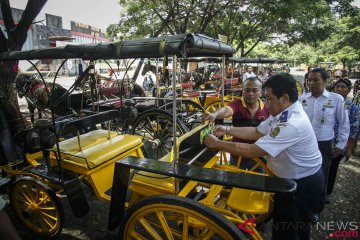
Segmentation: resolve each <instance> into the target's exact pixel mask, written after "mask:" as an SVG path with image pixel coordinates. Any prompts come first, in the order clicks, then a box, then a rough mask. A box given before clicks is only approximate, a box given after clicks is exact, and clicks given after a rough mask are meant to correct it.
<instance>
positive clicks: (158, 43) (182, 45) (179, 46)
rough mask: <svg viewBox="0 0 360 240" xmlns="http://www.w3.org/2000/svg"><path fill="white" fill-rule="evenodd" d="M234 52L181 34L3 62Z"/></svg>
mask: <svg viewBox="0 0 360 240" xmlns="http://www.w3.org/2000/svg"><path fill="white" fill-rule="evenodd" d="M233 53H234V49H233V48H232V47H231V46H229V45H226V44H223V43H221V42H219V41H218V40H217V39H214V38H211V37H208V36H204V35H199V34H180V35H173V36H162V37H155V38H147V39H137V40H125V41H122V42H112V43H98V44H84V45H66V46H64V47H56V48H44V49H34V50H28V51H11V52H5V53H1V54H0V60H9V61H11V60H34V59H61V58H82V59H89V60H96V59H119V58H121V59H124V58H142V57H146V58H158V57H163V56H164V55H176V56H178V57H196V56H204V55H206V56H223V55H225V56H228V57H229V56H231V55H232V54H233Z"/></svg>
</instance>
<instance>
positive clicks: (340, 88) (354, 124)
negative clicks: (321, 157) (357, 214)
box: [325, 78, 359, 203]
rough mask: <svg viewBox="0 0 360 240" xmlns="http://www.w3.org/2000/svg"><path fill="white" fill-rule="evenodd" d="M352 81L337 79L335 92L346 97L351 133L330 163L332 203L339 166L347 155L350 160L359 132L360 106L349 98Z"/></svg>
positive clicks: (329, 184) (336, 131)
mask: <svg viewBox="0 0 360 240" xmlns="http://www.w3.org/2000/svg"><path fill="white" fill-rule="evenodd" d="M351 85H352V84H351V81H350V80H349V79H348V78H340V79H339V80H337V81H336V83H335V87H334V92H335V93H337V94H340V95H341V96H342V97H343V98H344V99H345V111H346V112H347V113H348V116H349V122H350V135H349V138H348V140H347V144H346V148H345V150H344V151H343V152H342V153H340V154H339V155H338V156H336V157H333V159H332V160H331V164H330V171H329V181H328V186H327V196H326V198H325V203H330V195H331V193H332V191H333V189H334V184H335V180H336V174H337V171H338V167H339V164H340V161H341V159H343V157H345V161H347V160H349V159H350V157H351V154H352V152H353V149H354V143H355V141H356V140H357V133H358V131H359V108H358V107H357V106H356V105H355V104H354V103H352V102H351V101H350V100H349V99H347V96H348V94H349V93H350V90H351ZM334 131H335V139H334V143H335V144H336V143H337V142H338V141H337V139H338V137H337V136H338V135H339V122H338V121H336V122H335V128H334Z"/></svg>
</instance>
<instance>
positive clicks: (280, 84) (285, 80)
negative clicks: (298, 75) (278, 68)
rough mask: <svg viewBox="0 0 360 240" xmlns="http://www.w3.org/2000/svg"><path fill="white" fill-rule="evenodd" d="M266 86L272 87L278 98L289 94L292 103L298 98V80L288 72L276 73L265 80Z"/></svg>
mask: <svg viewBox="0 0 360 240" xmlns="http://www.w3.org/2000/svg"><path fill="white" fill-rule="evenodd" d="M264 88H271V90H272V94H273V95H274V96H276V97H277V98H280V97H282V96H283V95H284V94H287V95H288V96H289V99H290V101H291V102H292V103H294V102H296V101H297V100H298V90H297V87H296V80H295V79H294V78H293V77H292V76H291V75H290V74H288V73H281V74H276V75H274V76H272V77H270V78H269V79H268V80H267V81H266V82H265V84H264Z"/></svg>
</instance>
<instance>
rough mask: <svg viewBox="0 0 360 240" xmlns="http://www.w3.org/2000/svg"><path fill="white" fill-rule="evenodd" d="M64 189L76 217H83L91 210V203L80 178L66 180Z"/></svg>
mask: <svg viewBox="0 0 360 240" xmlns="http://www.w3.org/2000/svg"><path fill="white" fill-rule="evenodd" d="M64 190H65V192H66V195H67V199H68V201H69V204H70V207H71V209H72V211H73V213H74V216H75V217H83V216H85V215H86V214H87V213H88V212H89V204H88V201H87V199H86V197H85V195H84V191H83V189H82V187H81V182H80V180H79V179H78V178H74V179H72V180H70V181H65V182H64Z"/></svg>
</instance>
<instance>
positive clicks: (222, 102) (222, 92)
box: [220, 55, 225, 165]
mask: <svg viewBox="0 0 360 240" xmlns="http://www.w3.org/2000/svg"><path fill="white" fill-rule="evenodd" d="M221 75H222V76H221V107H224V106H225V103H224V97H225V89H224V88H225V86H224V81H225V55H223V56H222V74H221ZM222 162H223V154H222V152H221V153H220V165H222Z"/></svg>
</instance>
